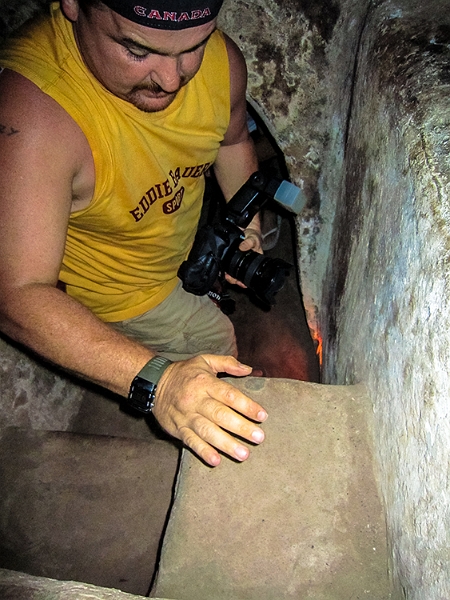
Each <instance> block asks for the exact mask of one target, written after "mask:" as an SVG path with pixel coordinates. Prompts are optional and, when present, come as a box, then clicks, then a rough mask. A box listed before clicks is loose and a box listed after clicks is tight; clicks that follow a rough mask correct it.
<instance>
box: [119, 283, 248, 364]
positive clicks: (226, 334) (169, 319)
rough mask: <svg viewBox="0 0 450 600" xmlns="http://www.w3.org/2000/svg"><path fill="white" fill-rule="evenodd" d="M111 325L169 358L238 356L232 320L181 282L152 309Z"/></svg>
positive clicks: (209, 300)
mask: <svg viewBox="0 0 450 600" xmlns="http://www.w3.org/2000/svg"><path fill="white" fill-rule="evenodd" d="M110 325H112V326H113V327H114V328H115V329H117V331H120V332H121V333H123V334H124V335H126V336H127V337H130V338H133V339H135V340H137V341H139V342H141V343H142V344H144V345H145V346H148V347H149V348H151V349H152V350H154V351H155V352H157V353H158V354H160V355H161V356H165V357H166V358H169V359H170V360H185V359H187V358H191V357H192V356H197V355H198V354H226V355H231V356H235V357H237V347H236V338H235V335H234V327H233V325H232V323H231V321H230V320H229V319H228V317H227V316H225V315H224V314H223V313H222V312H221V310H220V309H219V308H218V307H217V306H216V305H215V304H214V302H212V300H211V299H210V298H209V297H208V296H194V295H193V294H189V293H188V292H186V291H184V290H183V288H182V286H181V281H179V282H178V284H177V286H176V288H175V289H174V291H173V292H172V293H171V294H170V295H169V296H168V297H167V298H166V299H165V300H163V302H161V304H158V306H156V307H155V308H153V309H152V310H149V311H148V312H146V313H144V314H143V315H139V316H138V317H133V318H132V319H126V320H125V321H119V322H116V323H110Z"/></svg>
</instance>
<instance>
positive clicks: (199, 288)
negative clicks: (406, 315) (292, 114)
mask: <svg viewBox="0 0 450 600" xmlns="http://www.w3.org/2000/svg"><path fill="white" fill-rule="evenodd" d="M301 196H302V191H301V190H300V189H299V188H298V187H296V186H295V185H293V184H292V183H289V182H288V181H285V180H280V179H276V178H268V177H266V176H265V175H264V174H263V173H262V172H260V171H256V173H253V175H251V177H250V178H249V179H248V181H247V182H246V183H245V184H244V185H243V186H242V187H241V188H240V189H239V190H238V191H237V193H236V194H235V195H234V196H233V198H232V199H231V200H230V201H229V202H228V204H227V205H226V212H225V217H224V218H223V220H222V221H221V222H220V223H218V224H216V225H206V226H204V227H201V228H200V229H199V230H198V231H197V234H196V237H195V240H194V244H193V246H192V249H191V251H190V253H189V256H188V258H187V260H185V261H184V262H183V263H182V264H181V266H180V268H179V270H178V277H179V278H180V279H181V281H182V283H183V288H184V289H185V290H186V291H187V292H190V293H191V294H195V295H196V296H203V295H205V294H207V293H208V292H209V291H210V290H211V288H212V286H213V285H214V282H215V281H216V279H217V277H218V276H219V275H220V274H223V273H228V274H229V275H231V277H235V278H236V279H237V280H239V281H241V282H242V283H244V284H245V285H246V286H247V287H248V288H249V289H250V290H252V291H253V292H254V294H255V295H256V296H257V298H259V300H260V301H261V302H263V303H264V304H267V305H273V304H275V294H276V293H277V292H278V291H279V290H280V289H281V288H282V287H283V285H284V281H285V277H286V276H287V275H289V271H290V269H291V268H292V265H290V264H289V263H287V262H286V261H285V260H282V259H281V258H268V257H266V256H264V255H263V254H259V253H258V252H254V251H253V250H247V251H245V252H243V251H242V250H239V245H240V244H241V242H242V241H243V240H244V237H245V236H244V232H243V229H244V228H245V227H247V226H248V225H249V223H250V221H251V220H252V219H253V217H254V216H255V215H256V213H257V212H258V211H259V210H260V209H261V208H262V207H263V206H264V204H266V202H267V201H268V200H271V199H274V200H277V201H278V202H279V203H280V204H282V205H283V206H284V207H285V208H287V209H288V210H290V211H292V212H294V213H297V214H298V213H299V212H300V210H301V209H302V207H303V204H304V202H303V200H302V197H301Z"/></svg>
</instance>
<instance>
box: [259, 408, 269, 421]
mask: <svg viewBox="0 0 450 600" xmlns="http://www.w3.org/2000/svg"><path fill="white" fill-rule="evenodd" d="M268 416H269V415H268V414H267V413H266V411H265V410H260V411H259V413H258V415H257V418H258V421H265V420H266V419H267V417H268Z"/></svg>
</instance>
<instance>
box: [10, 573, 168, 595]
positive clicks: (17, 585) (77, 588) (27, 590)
mask: <svg viewBox="0 0 450 600" xmlns="http://www.w3.org/2000/svg"><path fill="white" fill-rule="evenodd" d="M0 598H2V600H134V599H137V598H144V596H136V595H134V594H127V593H126V592H121V591H120V590H114V589H111V588H104V587H98V586H96V585H90V584H88V583H79V582H77V581H58V580H56V579H48V578H46V577H33V576H32V575H27V574H26V573H18V572H17V571H10V570H8V569H0ZM155 600H162V599H155Z"/></svg>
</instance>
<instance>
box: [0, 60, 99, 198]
mask: <svg viewBox="0 0 450 600" xmlns="http://www.w3.org/2000/svg"><path fill="white" fill-rule="evenodd" d="M0 154H3V156H4V157H7V158H6V165H7V166H8V167H9V168H10V169H11V168H13V171H14V172H20V171H21V170H23V169H26V170H27V172H28V173H29V174H31V173H32V172H35V173H36V174H37V173H39V172H40V173H48V175H49V177H50V176H51V174H52V173H53V174H54V177H55V178H59V179H60V180H62V181H61V183H62V184H63V185H64V181H65V182H66V185H69V182H70V186H71V189H72V200H73V201H75V202H77V203H78V204H80V203H81V204H80V205H81V206H85V205H86V204H88V203H89V201H90V198H91V196H92V191H93V188H94V183H95V182H94V178H95V175H94V167H93V159H92V153H91V150H90V147H89V144H88V142H87V140H86V137H85V136H84V134H83V132H82V131H81V129H80V128H79V126H78V125H77V124H76V123H75V121H74V120H73V119H72V117H71V116H70V115H69V114H68V113H67V112H66V111H65V110H64V109H63V108H62V107H61V106H60V105H59V104H58V103H57V102H56V101H55V100H54V99H53V98H51V97H50V96H48V95H47V94H45V93H44V92H43V91H42V90H40V89H39V88H38V87H37V86H36V85H35V84H34V83H33V82H31V81H30V80H28V79H27V78H26V77H23V76H22V75H20V74H19V73H15V72H14V71H10V70H7V69H5V70H4V71H2V72H1V73H0ZM0 162H3V161H0Z"/></svg>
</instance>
